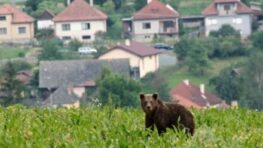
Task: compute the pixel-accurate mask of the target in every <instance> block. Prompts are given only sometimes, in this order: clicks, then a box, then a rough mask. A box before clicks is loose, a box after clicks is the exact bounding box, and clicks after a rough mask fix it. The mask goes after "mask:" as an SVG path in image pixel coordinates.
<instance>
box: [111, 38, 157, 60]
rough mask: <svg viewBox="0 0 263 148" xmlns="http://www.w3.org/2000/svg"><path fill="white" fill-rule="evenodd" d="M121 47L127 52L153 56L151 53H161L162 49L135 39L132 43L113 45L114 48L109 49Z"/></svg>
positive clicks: (141, 55)
mask: <svg viewBox="0 0 263 148" xmlns="http://www.w3.org/2000/svg"><path fill="white" fill-rule="evenodd" d="M119 48H120V49H123V50H125V51H127V52H130V53H132V54H135V55H137V56H139V57H146V56H151V55H156V54H159V53H161V52H160V51H158V50H156V49H155V48H153V47H151V46H148V45H146V44H144V43H140V42H135V41H132V42H131V43H130V45H126V44H121V45H117V46H115V47H113V48H112V49H110V50H109V51H111V50H115V49H119ZM109 51H108V52H109Z"/></svg>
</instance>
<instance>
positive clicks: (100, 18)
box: [53, 0, 107, 42]
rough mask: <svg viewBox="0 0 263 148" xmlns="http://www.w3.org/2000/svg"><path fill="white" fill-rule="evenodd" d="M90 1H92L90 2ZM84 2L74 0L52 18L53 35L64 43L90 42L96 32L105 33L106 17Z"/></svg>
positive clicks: (82, 0)
mask: <svg viewBox="0 0 263 148" xmlns="http://www.w3.org/2000/svg"><path fill="white" fill-rule="evenodd" d="M91 1H92V0H91ZM90 3H91V5H90V4H88V3H87V2H86V1H85V0H74V1H73V2H72V3H71V4H70V5H69V6H68V7H67V8H66V9H65V10H64V11H62V12H61V13H60V14H58V15H57V16H55V17H54V19H53V21H54V23H55V35H56V36H57V37H59V38H61V39H62V40H64V41H66V42H67V41H70V40H71V39H78V40H80V41H83V42H91V41H93V40H94V39H95V34H96V33H97V32H106V31H107V24H106V20H107V15H106V14H104V13H103V12H102V11H100V10H98V9H97V8H95V7H94V6H93V2H90Z"/></svg>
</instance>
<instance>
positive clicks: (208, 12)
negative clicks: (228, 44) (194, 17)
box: [202, 0, 252, 38]
mask: <svg viewBox="0 0 263 148" xmlns="http://www.w3.org/2000/svg"><path fill="white" fill-rule="evenodd" d="M202 13H203V15H204V16H205V35H206V36H209V34H210V32H211V31H217V30H219V29H220V28H221V27H222V26H223V25H231V26H232V27H233V28H234V29H235V30H237V31H239V32H240V35H241V37H243V38H246V37H248V36H250V35H251V33H252V10H251V9H250V8H249V7H247V6H246V5H245V4H243V3H242V2H241V1H240V0H214V1H213V2H212V3H211V4H210V5H209V6H208V7H206V8H205V9H204V10H203V12H202Z"/></svg>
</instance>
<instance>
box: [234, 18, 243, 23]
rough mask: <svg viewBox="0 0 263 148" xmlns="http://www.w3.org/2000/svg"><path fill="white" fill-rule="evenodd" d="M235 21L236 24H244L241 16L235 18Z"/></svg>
mask: <svg viewBox="0 0 263 148" xmlns="http://www.w3.org/2000/svg"><path fill="white" fill-rule="evenodd" d="M233 23H235V24H242V23H243V21H242V19H241V18H234V19H233Z"/></svg>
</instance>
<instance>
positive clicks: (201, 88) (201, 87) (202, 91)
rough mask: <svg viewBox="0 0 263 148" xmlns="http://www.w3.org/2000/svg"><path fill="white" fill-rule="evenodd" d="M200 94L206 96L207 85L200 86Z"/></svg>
mask: <svg viewBox="0 0 263 148" xmlns="http://www.w3.org/2000/svg"><path fill="white" fill-rule="evenodd" d="M200 92H201V94H202V95H204V94H205V84H200Z"/></svg>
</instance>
